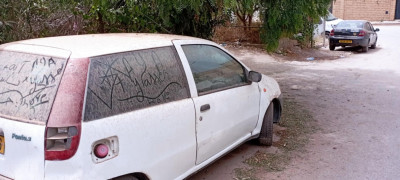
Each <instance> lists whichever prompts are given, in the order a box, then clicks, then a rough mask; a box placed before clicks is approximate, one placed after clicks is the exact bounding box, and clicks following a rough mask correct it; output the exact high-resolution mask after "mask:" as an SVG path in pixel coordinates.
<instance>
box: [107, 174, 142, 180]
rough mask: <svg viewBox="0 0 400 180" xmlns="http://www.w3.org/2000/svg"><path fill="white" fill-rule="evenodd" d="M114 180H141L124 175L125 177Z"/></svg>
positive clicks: (114, 179)
mask: <svg viewBox="0 0 400 180" xmlns="http://www.w3.org/2000/svg"><path fill="white" fill-rule="evenodd" d="M113 180H139V179H138V178H137V177H135V176H133V175H124V176H120V177H116V178H113Z"/></svg>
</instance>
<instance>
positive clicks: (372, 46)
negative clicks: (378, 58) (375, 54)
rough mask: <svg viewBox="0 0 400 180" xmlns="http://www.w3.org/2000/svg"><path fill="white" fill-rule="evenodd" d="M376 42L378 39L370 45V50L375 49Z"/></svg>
mask: <svg viewBox="0 0 400 180" xmlns="http://www.w3.org/2000/svg"><path fill="white" fill-rule="evenodd" d="M377 41H378V39H376V40H375V43H374V44H373V45H371V49H375V48H376V42H377Z"/></svg>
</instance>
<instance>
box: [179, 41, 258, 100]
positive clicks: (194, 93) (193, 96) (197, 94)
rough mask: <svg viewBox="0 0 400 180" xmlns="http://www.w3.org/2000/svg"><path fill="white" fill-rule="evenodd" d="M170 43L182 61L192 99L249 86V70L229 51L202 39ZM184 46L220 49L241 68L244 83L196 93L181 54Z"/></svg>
mask: <svg viewBox="0 0 400 180" xmlns="http://www.w3.org/2000/svg"><path fill="white" fill-rule="evenodd" d="M172 43H173V44H174V46H175V48H176V51H177V52H178V55H179V57H180V59H181V61H182V64H183V68H184V69H185V72H186V77H187V80H188V83H189V88H190V94H191V97H192V98H195V97H198V96H204V95H207V94H211V93H216V92H220V91H224V90H227V89H232V88H237V87H242V86H248V85H251V84H252V83H253V82H251V81H249V80H248V74H249V72H250V68H248V67H247V66H246V65H245V64H244V63H243V62H241V61H240V60H238V59H237V58H236V57H235V56H234V55H233V54H232V53H230V52H229V51H227V50H226V49H225V48H224V47H222V46H221V45H219V44H217V43H215V42H212V41H209V40H203V39H176V40H172ZM184 45H209V46H214V47H216V48H218V49H220V50H221V51H223V52H224V53H226V54H227V55H229V56H230V57H232V59H233V60H235V61H236V62H238V63H239V65H240V66H242V68H243V69H244V72H245V78H246V80H247V82H246V83H243V85H239V86H235V87H233V86H230V87H224V88H219V89H216V90H213V91H207V92H203V93H200V94H199V93H198V92H197V87H196V83H195V81H194V77H193V73H192V70H191V68H190V65H189V62H188V60H187V57H186V54H185V53H184V52H183V49H182V46H184Z"/></svg>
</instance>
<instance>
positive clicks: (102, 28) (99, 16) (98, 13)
mask: <svg viewBox="0 0 400 180" xmlns="http://www.w3.org/2000/svg"><path fill="white" fill-rule="evenodd" d="M97 17H98V18H99V19H98V20H97V21H98V23H99V25H98V27H97V32H99V33H104V21H103V15H102V14H101V13H100V12H99V11H97Z"/></svg>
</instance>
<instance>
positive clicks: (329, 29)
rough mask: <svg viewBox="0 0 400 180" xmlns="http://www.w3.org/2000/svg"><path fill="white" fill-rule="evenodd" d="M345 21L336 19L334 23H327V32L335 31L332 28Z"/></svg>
mask: <svg viewBox="0 0 400 180" xmlns="http://www.w3.org/2000/svg"><path fill="white" fill-rule="evenodd" d="M342 21H343V19H335V20H333V21H326V22H325V31H331V30H332V29H333V27H332V26H334V25H337V24H338V23H340V22H342Z"/></svg>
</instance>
